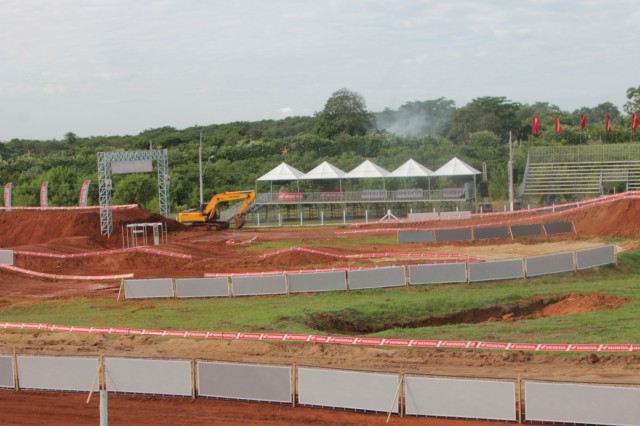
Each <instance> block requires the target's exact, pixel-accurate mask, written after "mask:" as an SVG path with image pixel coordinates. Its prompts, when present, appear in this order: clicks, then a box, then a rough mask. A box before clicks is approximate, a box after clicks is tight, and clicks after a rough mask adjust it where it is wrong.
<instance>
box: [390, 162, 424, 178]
mask: <svg viewBox="0 0 640 426" xmlns="http://www.w3.org/2000/svg"><path fill="white" fill-rule="evenodd" d="M432 174H433V172H432V171H431V170H429V169H428V168H426V167H425V166H423V165H422V164H420V163H418V162H417V161H415V160H413V159H411V160H409V161H407V162H406V163H404V164H403V165H402V166H400V167H398V168H397V169H395V170H394V171H392V172H391V173H389V176H388V177H429V176H431V175H432Z"/></svg>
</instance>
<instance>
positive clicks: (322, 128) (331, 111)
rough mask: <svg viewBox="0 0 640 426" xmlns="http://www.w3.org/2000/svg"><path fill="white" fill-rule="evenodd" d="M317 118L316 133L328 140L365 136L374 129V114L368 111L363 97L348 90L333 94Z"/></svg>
mask: <svg viewBox="0 0 640 426" xmlns="http://www.w3.org/2000/svg"><path fill="white" fill-rule="evenodd" d="M316 118H317V122H316V126H315V127H314V132H315V133H316V134H317V135H320V136H323V137H326V138H333V137H335V136H338V135H340V134H347V135H351V136H357V135H365V134H367V132H369V131H370V130H371V129H373V127H374V118H373V114H371V113H370V112H369V111H367V105H366V103H365V100H364V98H363V97H362V95H360V94H359V93H356V92H352V91H350V90H347V89H340V90H338V91H337V92H335V93H334V94H332V95H331V97H330V98H329V99H328V100H327V103H326V104H325V105H324V109H323V110H322V111H321V112H319V113H317V114H316Z"/></svg>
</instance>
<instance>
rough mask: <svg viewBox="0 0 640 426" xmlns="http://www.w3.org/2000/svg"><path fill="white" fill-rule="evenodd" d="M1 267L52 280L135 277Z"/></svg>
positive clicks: (98, 279) (1, 266)
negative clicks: (64, 273) (65, 273)
mask: <svg viewBox="0 0 640 426" xmlns="http://www.w3.org/2000/svg"><path fill="white" fill-rule="evenodd" d="M0 269H4V270H6V271H11V272H16V273H19V274H24V275H28V276H30V277H38V278H48V279H51V280H71V281H103V280H119V279H123V278H133V274H120V275H60V274H47V273H44V272H37V271H30V270H28V269H23V268H18V267H17V266H11V265H0Z"/></svg>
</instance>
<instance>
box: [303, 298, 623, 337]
mask: <svg viewBox="0 0 640 426" xmlns="http://www.w3.org/2000/svg"><path fill="white" fill-rule="evenodd" d="M627 302H628V300H626V299H624V298H622V297H618V296H611V295H607V294H601V293H592V294H587V295H583V294H575V293H571V294H565V295H556V296H547V297H534V298H532V299H528V300H518V301H517V302H515V303H513V304H511V305H496V306H490V307H487V308H483V309H471V310H468V311H462V312H457V313H455V314H452V315H448V316H445V317H426V318H413V319H411V320H410V321H407V320H404V321H391V320H388V319H383V318H380V320H378V321H371V320H366V321H358V320H355V319H354V318H357V317H358V312H355V311H352V310H345V311H339V312H317V313H314V314H312V315H310V316H309V318H308V320H307V321H306V323H307V325H308V326H310V327H312V328H314V329H316V330H321V331H323V332H334V333H335V332H337V333H377V332H380V331H384V330H390V329H393V328H418V327H439V326H443V325H451V324H478V323H483V322H495V321H519V320H525V319H535V318H542V317H549V316H561V315H571V314H578V313H585V312H592V311H599V310H603V309H617V308H620V307H622V306H624V304H625V303H627Z"/></svg>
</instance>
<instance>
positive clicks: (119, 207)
mask: <svg viewBox="0 0 640 426" xmlns="http://www.w3.org/2000/svg"><path fill="white" fill-rule="evenodd" d="M137 207H138V205H137V204H118V205H114V206H111V209H135V208H137ZM99 208H100V206H87V207H79V206H69V207H27V206H22V207H21V206H17V207H16V206H11V207H4V206H2V207H0V210H7V211H9V210H36V211H45V210H95V209H99Z"/></svg>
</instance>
